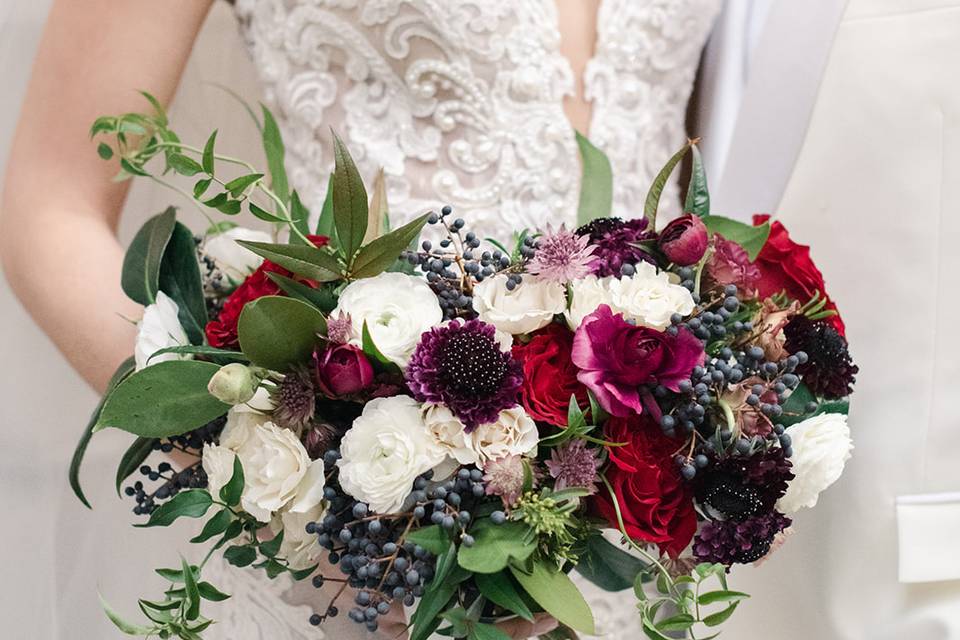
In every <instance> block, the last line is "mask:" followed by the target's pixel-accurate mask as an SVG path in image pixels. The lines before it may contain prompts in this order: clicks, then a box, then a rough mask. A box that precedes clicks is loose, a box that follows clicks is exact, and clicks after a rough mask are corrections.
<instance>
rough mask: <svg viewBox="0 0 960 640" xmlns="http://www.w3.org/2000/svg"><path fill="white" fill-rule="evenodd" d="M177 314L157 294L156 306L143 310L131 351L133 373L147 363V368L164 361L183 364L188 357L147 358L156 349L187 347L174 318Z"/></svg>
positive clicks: (166, 299)
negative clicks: (148, 362) (179, 361)
mask: <svg viewBox="0 0 960 640" xmlns="http://www.w3.org/2000/svg"><path fill="white" fill-rule="evenodd" d="M179 311H180V308H179V307H178V306H177V303H176V302H174V301H173V300H171V299H170V297H169V296H167V294H165V293H164V292H163V291H158V292H157V299H156V302H154V303H153V304H151V305H148V306H147V307H146V308H145V309H144V310H143V319H142V320H140V322H139V323H138V324H137V340H136V343H135V344H134V349H133V357H134V360H135V362H136V365H137V371H140V370H141V369H143V368H144V367H146V366H147V360H150V364H156V363H158V362H163V361H164V360H184V359H187V358H189V357H190V356H183V355H177V354H175V353H164V354H161V355H159V356H157V357H156V358H153V359H150V356H152V355H153V354H154V353H156V352H157V351H159V350H160V349H166V348H167V347H178V346H183V345H188V344H190V340H188V339H187V333H186V332H185V331H184V330H183V327H182V326H181V325H180V320H179V318H178V317H177V313H179Z"/></svg>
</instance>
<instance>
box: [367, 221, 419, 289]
mask: <svg viewBox="0 0 960 640" xmlns="http://www.w3.org/2000/svg"><path fill="white" fill-rule="evenodd" d="M429 217H430V214H424V215H422V216H420V217H419V218H417V219H416V220H413V221H412V222H408V223H407V224H405V225H403V226H402V227H400V228H399V229H396V230H394V231H391V232H390V233H387V234H385V235H382V236H380V237H379V238H376V239H375V240H373V241H372V242H370V244H368V245H365V246H363V247H362V248H361V249H360V251H359V252H358V253H357V255H356V257H355V258H354V260H353V264H352V265H351V267H350V275H351V276H353V277H354V278H358V279H359V278H370V277H373V276H375V275H377V274H380V273H383V272H384V271H386V270H387V267H389V266H390V265H392V264H393V263H394V262H395V261H396V260H397V258H399V257H400V254H401V253H403V251H405V250H406V248H407V247H408V246H409V245H410V243H411V242H413V241H414V240H416V239H417V237H418V236H419V235H420V230H421V229H423V225H425V224H426V223H427V218H429Z"/></svg>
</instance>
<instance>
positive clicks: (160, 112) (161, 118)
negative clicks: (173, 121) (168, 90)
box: [140, 91, 167, 127]
mask: <svg viewBox="0 0 960 640" xmlns="http://www.w3.org/2000/svg"><path fill="white" fill-rule="evenodd" d="M140 95H142V96H143V97H144V98H146V99H147V102H149V103H150V106H151V107H153V110H154V112H155V113H156V116H157V122H158V123H159V124H160V125H161V126H164V127H165V126H167V112H166V111H165V110H164V108H163V105H162V104H160V101H159V100H157V99H156V98H154V97H153V94H151V93H149V92H147V91H141V92H140Z"/></svg>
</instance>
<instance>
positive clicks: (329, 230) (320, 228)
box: [314, 173, 339, 245]
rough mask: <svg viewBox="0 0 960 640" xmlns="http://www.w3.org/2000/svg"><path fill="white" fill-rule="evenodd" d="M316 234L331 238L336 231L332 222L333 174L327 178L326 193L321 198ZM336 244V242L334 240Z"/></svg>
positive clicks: (332, 238)
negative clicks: (321, 203) (321, 204)
mask: <svg viewBox="0 0 960 640" xmlns="http://www.w3.org/2000/svg"><path fill="white" fill-rule="evenodd" d="M314 233H316V234H317V235H318V236H326V237H328V238H330V239H331V240H334V237H335V236H336V233H337V228H336V225H335V223H334V222H333V174H332V173H331V174H330V177H329V178H328V179H327V195H326V196H325V197H324V199H323V207H322V208H321V209H320V218H319V219H318V220H317V229H316V231H315V232H314ZM333 244H334V245H338V244H339V243H338V242H334V243H333Z"/></svg>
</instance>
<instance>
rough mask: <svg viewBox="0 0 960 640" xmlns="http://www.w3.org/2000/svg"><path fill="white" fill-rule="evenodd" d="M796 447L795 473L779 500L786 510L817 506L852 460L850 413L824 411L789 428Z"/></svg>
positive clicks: (782, 509) (778, 503) (780, 508)
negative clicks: (827, 489) (822, 494)
mask: <svg viewBox="0 0 960 640" xmlns="http://www.w3.org/2000/svg"><path fill="white" fill-rule="evenodd" d="M787 433H788V434H789V435H790V439H791V441H792V447H793V456H792V457H791V458H790V461H791V462H792V463H793V473H794V475H795V476H796V477H795V478H794V479H793V480H791V481H790V484H789V485H788V486H787V492H786V493H785V494H784V495H783V497H782V498H780V501H779V502H777V508H778V509H779V510H780V511H782V512H784V513H794V512H796V511H799V510H800V509H801V508H803V507H814V506H816V504H817V499H818V497H819V496H820V492H821V491H823V490H824V489H826V488H827V487H829V486H830V485H831V484H833V483H834V482H836V481H837V479H838V478H839V477H840V474H842V473H843V467H844V465H845V464H846V462H847V460H849V459H850V452H851V451H852V450H853V441H852V440H851V439H850V427H849V426H848V425H847V416H845V415H843V414H841V413H823V414H820V415H818V416H813V417H812V418H807V419H806V420H804V421H803V422H799V423H797V424H795V425H793V426H792V427H790V428H788V429H787Z"/></svg>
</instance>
